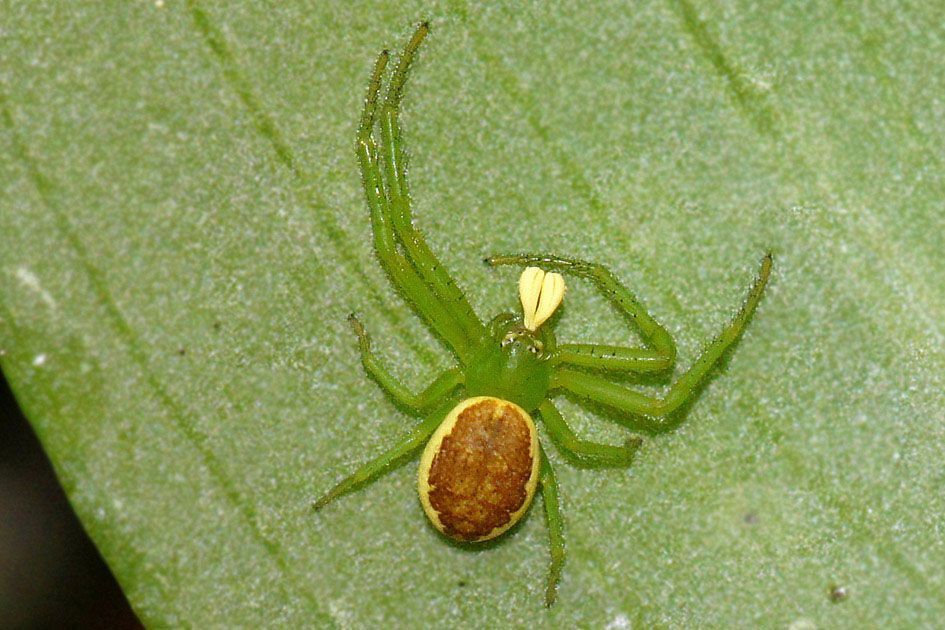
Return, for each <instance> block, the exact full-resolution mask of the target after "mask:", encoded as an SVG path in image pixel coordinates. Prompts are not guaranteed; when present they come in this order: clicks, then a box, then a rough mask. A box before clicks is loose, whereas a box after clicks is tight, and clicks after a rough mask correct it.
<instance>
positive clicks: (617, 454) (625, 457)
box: [538, 399, 643, 468]
mask: <svg viewBox="0 0 945 630" xmlns="http://www.w3.org/2000/svg"><path fill="white" fill-rule="evenodd" d="M538 413H539V414H541V419H542V421H543V422H544V423H545V427H546V428H547V429H548V434H549V435H551V439H552V440H553V441H554V443H555V446H557V447H558V450H560V451H561V452H562V453H564V454H565V455H566V456H568V457H569V458H570V459H572V460H574V461H575V462H577V463H579V464H582V465H584V466H595V467H597V466H614V467H621V468H622V467H626V466H629V465H630V464H631V462H632V461H633V455H634V453H636V451H637V449H638V448H640V445H641V444H642V443H643V440H641V439H640V438H639V437H631V438H629V439H627V441H626V442H625V443H624V445H623V446H611V445H609V444H598V443H596V442H590V441H588V440H582V439H581V438H579V437H578V436H577V435H575V434H574V431H572V430H571V427H569V426H568V424H567V423H566V422H565V421H564V418H562V417H561V413H560V412H559V411H558V410H557V408H555V406H554V403H552V402H551V401H550V400H547V399H546V400H544V401H542V403H541V404H540V405H538Z"/></svg>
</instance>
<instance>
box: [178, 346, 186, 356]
mask: <svg viewBox="0 0 945 630" xmlns="http://www.w3.org/2000/svg"><path fill="white" fill-rule="evenodd" d="M177 354H179V355H180V356H184V355H185V354H187V348H183V347H181V348H178V349H177Z"/></svg>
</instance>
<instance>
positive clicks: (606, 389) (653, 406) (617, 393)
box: [551, 254, 771, 431]
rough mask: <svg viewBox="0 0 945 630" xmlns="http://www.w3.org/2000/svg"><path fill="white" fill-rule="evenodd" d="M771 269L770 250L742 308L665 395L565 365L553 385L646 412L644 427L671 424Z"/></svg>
mask: <svg viewBox="0 0 945 630" xmlns="http://www.w3.org/2000/svg"><path fill="white" fill-rule="evenodd" d="M770 273H771V254H767V255H765V257H764V258H763V259H762V261H761V270H760V271H759V273H758V277H757V279H756V280H755V282H754V284H753V285H752V287H751V289H750V290H749V292H748V297H747V298H746V300H745V303H744V304H743V305H742V307H741V309H739V311H738V313H737V314H736V315H735V317H734V318H733V319H732V321H731V322H730V323H729V325H728V326H726V327H725V328H724V329H723V330H722V332H721V333H720V334H719V336H718V337H716V338H715V340H714V341H713V342H712V343H711V344H709V346H708V347H706V349H705V350H704V351H703V352H702V354H701V355H700V356H699V358H698V359H696V361H695V363H693V365H692V367H690V368H689V369H688V370H687V371H686V372H685V373H683V374H682V375H681V376H680V377H679V379H678V380H677V381H676V382H675V383H674V384H673V385H672V386H671V387H670V389H669V391H668V392H667V393H666V395H665V396H664V397H662V398H654V397H652V396H647V395H645V394H641V393H639V392H635V391H633V390H631V389H628V388H626V387H623V386H621V385H617V384H614V383H611V382H609V381H607V380H605V379H603V378H601V377H599V376H595V375H593V374H588V373H585V372H578V371H575V370H569V369H566V368H558V369H556V370H555V372H554V374H553V376H552V382H551V387H552V389H561V390H564V391H567V392H571V393H572V394H575V395H577V396H579V397H581V398H584V399H587V400H591V401H593V402H597V403H600V404H603V405H605V406H607V407H611V408H613V409H616V410H617V411H622V412H625V413H630V414H634V415H638V416H643V417H644V418H646V419H647V421H646V423H645V428H647V429H649V430H652V431H658V430H660V429H664V428H665V427H666V426H667V424H668V423H667V421H666V416H668V415H669V414H671V413H672V412H674V411H676V410H677V409H679V407H681V406H682V405H683V404H684V403H686V402H687V401H688V400H690V399H691V398H692V396H693V395H694V394H695V393H696V391H697V386H698V385H699V383H700V382H701V381H702V379H703V378H705V376H706V375H707V374H708V373H709V371H710V370H711V369H712V368H713V367H714V366H715V364H716V363H717V362H718V360H719V359H720V358H721V357H722V355H723V354H724V353H725V351H726V350H727V349H728V348H729V346H731V345H732V343H734V342H735V340H736V339H738V337H739V336H740V335H741V333H742V331H743V330H744V329H745V325H746V324H747V323H748V320H749V319H750V318H751V315H752V313H753V312H754V311H755V308H756V307H757V306H758V302H759V300H761V295H762V294H763V293H764V289H765V285H766V284H767V282H768V276H769V275H770Z"/></svg>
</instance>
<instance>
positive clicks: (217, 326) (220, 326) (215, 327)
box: [213, 322, 223, 332]
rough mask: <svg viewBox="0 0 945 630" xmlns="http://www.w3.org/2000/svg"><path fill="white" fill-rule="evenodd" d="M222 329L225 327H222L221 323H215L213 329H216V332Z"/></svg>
mask: <svg viewBox="0 0 945 630" xmlns="http://www.w3.org/2000/svg"><path fill="white" fill-rule="evenodd" d="M222 327H223V325H222V324H221V323H220V322H213V329H214V330H215V331H217V332H220V328H222Z"/></svg>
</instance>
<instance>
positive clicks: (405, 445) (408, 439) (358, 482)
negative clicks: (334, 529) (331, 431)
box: [313, 400, 456, 510]
mask: <svg viewBox="0 0 945 630" xmlns="http://www.w3.org/2000/svg"><path fill="white" fill-rule="evenodd" d="M455 404H456V401H454V400H450V401H449V402H448V403H446V404H443V405H440V406H439V407H437V408H436V410H435V411H433V412H432V413H430V414H429V415H428V416H427V417H426V418H425V419H424V420H423V422H421V423H420V424H418V425H416V426H415V427H414V428H413V429H412V430H411V431H410V432H409V433H407V435H405V436H404V437H402V438H401V439H400V440H398V442H397V443H396V444H394V446H393V447H392V448H390V449H388V450H387V451H385V452H384V453H381V454H380V455H378V456H377V457H375V458H374V459H372V460H371V461H369V462H367V463H365V464H363V465H362V466H361V467H360V468H358V469H357V470H355V471H354V472H353V473H351V474H350V475H348V476H347V477H345V478H344V479H342V480H341V481H340V482H339V483H338V484H337V485H336V486H335V487H334V488H332V489H331V490H329V491H328V492H327V493H325V495H324V496H322V498H320V499H318V500H317V501H315V503H314V504H313V507H314V509H315V510H319V509H321V508H323V507H325V505H327V504H328V503H330V502H332V501H334V500H335V499H337V498H338V497H340V496H343V495H345V494H348V493H349V492H354V491H355V490H359V489H360V488H363V487H364V486H366V485H367V484H369V483H371V482H372V481H374V480H375V479H377V478H378V477H380V476H381V475H383V474H384V473H386V472H389V471H390V470H393V469H394V468H395V467H396V466H397V465H399V464H402V463H404V462H405V461H407V459H409V458H411V457H412V456H413V455H414V454H415V453H416V452H417V451H418V450H420V448H422V447H423V445H424V444H426V443H427V440H429V439H430V436H431V435H432V434H433V432H434V431H436V428H437V427H438V426H440V423H441V422H443V418H444V417H445V416H446V414H448V413H449V411H450V409H452V408H453V406H454V405H455Z"/></svg>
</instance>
